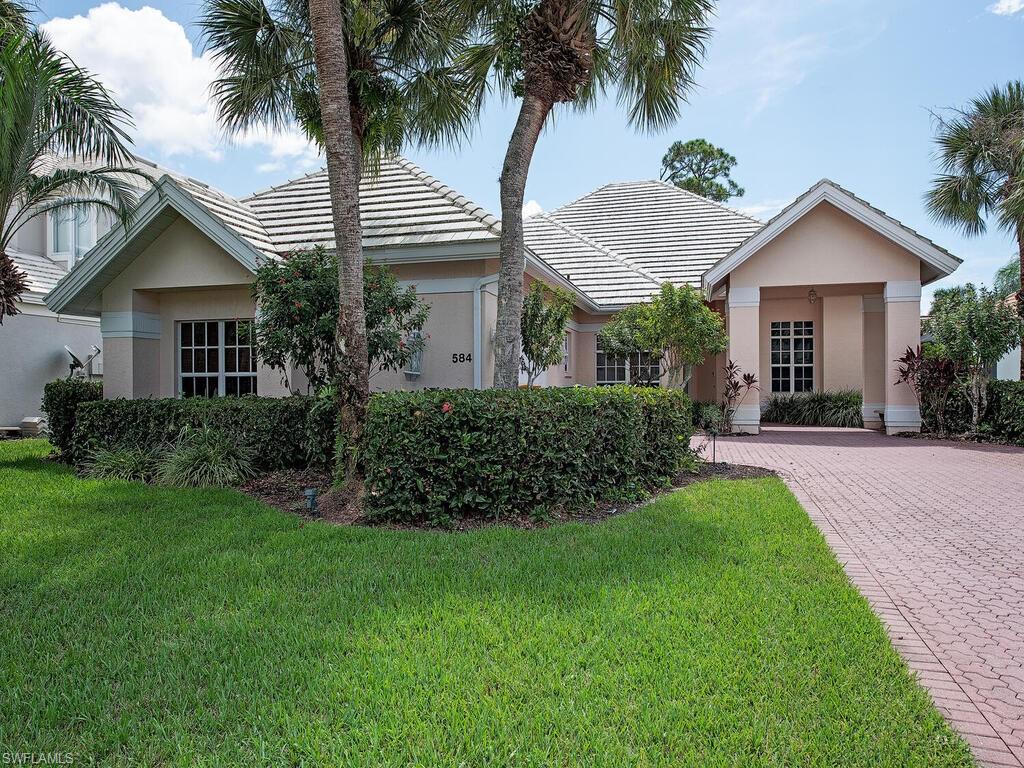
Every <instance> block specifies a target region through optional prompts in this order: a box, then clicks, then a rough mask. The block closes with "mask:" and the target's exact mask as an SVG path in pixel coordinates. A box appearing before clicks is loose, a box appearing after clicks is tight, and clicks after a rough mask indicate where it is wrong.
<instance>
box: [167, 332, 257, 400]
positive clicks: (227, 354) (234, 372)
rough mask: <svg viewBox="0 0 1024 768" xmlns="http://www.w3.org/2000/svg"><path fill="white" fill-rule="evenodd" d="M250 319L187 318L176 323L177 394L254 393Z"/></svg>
mask: <svg viewBox="0 0 1024 768" xmlns="http://www.w3.org/2000/svg"><path fill="white" fill-rule="evenodd" d="M252 334H253V326H252V320H188V321H185V322H181V323H179V324H178V394H179V395H180V396H181V397H224V396H236V395H255V394H256V356H255V355H253V353H252Z"/></svg>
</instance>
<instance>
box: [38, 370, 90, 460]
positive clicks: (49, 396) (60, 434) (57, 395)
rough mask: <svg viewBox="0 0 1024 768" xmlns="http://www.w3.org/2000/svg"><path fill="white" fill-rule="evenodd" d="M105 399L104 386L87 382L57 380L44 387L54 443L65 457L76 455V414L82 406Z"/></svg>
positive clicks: (47, 416) (44, 408) (50, 431)
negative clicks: (74, 451) (74, 439)
mask: <svg viewBox="0 0 1024 768" xmlns="http://www.w3.org/2000/svg"><path fill="white" fill-rule="evenodd" d="M102 399H103V384H101V383H100V382H98V381H86V380H85V379H56V380H54V381H49V382H47V383H46V385H45V386H44V387H43V413H45V414H46V427H47V430H48V431H49V433H50V442H51V443H52V444H53V446H54V447H55V448H56V449H57V450H58V451H60V454H61V456H64V457H68V456H70V455H71V453H72V448H71V438H72V434H73V433H74V431H75V413H76V411H77V409H78V405H79V404H80V403H87V402H90V401H93V400H102Z"/></svg>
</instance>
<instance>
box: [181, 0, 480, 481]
mask: <svg viewBox="0 0 1024 768" xmlns="http://www.w3.org/2000/svg"><path fill="white" fill-rule="evenodd" d="M201 26H202V29H203V32H204V36H205V38H206V41H207V45H208V47H209V48H210V49H211V50H212V51H213V53H214V57H215V59H216V61H217V63H218V65H219V67H220V77H219V79H218V80H217V81H216V82H215V83H214V86H213V93H214V97H215V99H216V101H217V104H218V109H219V113H220V119H221V122H222V123H223V124H224V125H225V126H226V127H227V128H228V130H229V131H231V132H233V133H240V132H244V131H246V130H249V129H252V128H258V127H263V126H271V127H277V128H280V127H285V126H289V125H291V124H292V123H293V122H294V123H298V124H299V125H300V126H301V127H302V128H303V130H304V131H305V132H306V134H307V136H309V137H310V139H311V140H314V141H316V142H317V143H318V144H319V145H320V146H321V147H322V148H323V149H324V150H325V154H326V157H327V173H328V182H329V186H330V195H331V207H332V211H333V217H334V233H335V242H336V248H337V253H338V263H339V270H338V281H339V286H338V290H339V297H340V304H341V312H340V313H339V318H338V341H339V345H340V347H341V349H342V357H343V359H344V360H345V361H346V366H345V372H344V374H343V377H342V381H341V382H340V383H341V385H342V386H341V387H340V388H339V391H340V393H341V394H342V399H343V402H342V413H343V420H344V422H345V429H346V433H347V435H348V437H349V441H350V442H349V444H350V445H354V444H355V442H354V441H355V440H358V435H359V431H360V430H361V427H362V422H363V417H364V414H365V408H366V404H367V401H368V399H369V364H368V360H367V341H366V317H365V310H364V306H363V280H362V273H363V252H362V229H361V226H360V223H359V179H360V177H361V175H362V172H363V170H364V167H365V168H366V170H367V172H368V173H372V172H373V171H374V170H375V167H376V162H377V161H378V160H379V159H380V158H381V157H385V156H389V155H393V154H396V153H398V152H399V151H400V150H401V148H402V147H403V145H405V144H407V143H410V142H412V143H416V144H419V145H427V146H430V145H437V144H455V143H457V142H458V141H459V140H460V139H462V138H463V137H464V136H465V135H466V134H467V132H468V129H469V127H470V126H471V125H472V123H473V121H474V120H475V119H476V117H477V115H478V114H479V100H478V97H477V95H476V93H475V92H474V91H473V89H472V88H471V87H470V81H469V77H468V75H467V74H466V73H465V72H464V71H461V70H460V69H459V68H458V67H457V66H456V65H455V57H456V55H457V54H458V53H459V52H460V51H461V49H462V47H463V45H464V42H465V39H466V35H467V33H468V29H469V22H468V20H467V19H466V18H465V17H464V16H463V15H462V14H460V13H459V9H458V8H457V7H455V6H454V4H452V3H449V2H446V1H445V0H309V2H308V6H307V3H306V0H273V1H272V2H269V3H268V4H265V3H264V0H208V2H207V6H206V10H205V13H204V16H203V18H202V20H201ZM354 471H355V467H354V464H352V463H351V462H350V463H349V465H348V466H347V474H348V475H349V477H351V476H352V473H353V472H354Z"/></svg>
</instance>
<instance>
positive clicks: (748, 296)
mask: <svg viewBox="0 0 1024 768" xmlns="http://www.w3.org/2000/svg"><path fill="white" fill-rule="evenodd" d="M725 306H726V308H727V309H733V308H735V307H759V306H761V288H760V287H759V286H756V285H755V286H754V287H753V288H748V287H745V286H735V287H730V288H729V295H728V296H727V297H726V300H725Z"/></svg>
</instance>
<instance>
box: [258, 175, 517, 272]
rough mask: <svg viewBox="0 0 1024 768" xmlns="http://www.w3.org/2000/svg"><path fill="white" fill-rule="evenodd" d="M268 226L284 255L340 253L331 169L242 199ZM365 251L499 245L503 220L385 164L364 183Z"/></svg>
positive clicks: (432, 183)
mask: <svg viewBox="0 0 1024 768" xmlns="http://www.w3.org/2000/svg"><path fill="white" fill-rule="evenodd" d="M242 202H243V203H244V204H245V205H246V206H248V208H249V209H250V210H251V211H252V212H253V213H254V214H255V215H256V216H257V217H259V220H260V221H261V222H262V224H263V226H264V227H265V228H266V232H267V234H268V235H269V237H270V239H271V241H272V242H273V244H274V247H275V249H276V250H277V251H278V252H279V253H284V252H287V251H291V250H297V249H302V248H309V247H311V246H314V245H322V246H324V247H326V248H333V247H334V227H333V223H332V220H331V197H330V191H329V189H328V185H327V171H326V169H324V170H320V171H317V172H316V173H311V174H309V175H308V176H304V177H302V178H300V179H295V180H293V181H289V182H287V183H285V184H281V185H280V186H276V187H271V188H270V189H267V190H264V191H262V192H257V193H256V194H254V195H250V196H249V197H246V198H244V199H243V201H242ZM359 211H360V221H361V223H362V228H363V247H364V248H368V249H380V248H401V247H406V246H415V245H424V244H443V243H453V242H460V243H466V242H473V241H492V242H494V241H497V240H498V238H499V237H500V234H501V230H500V228H499V226H498V220H497V219H495V218H494V217H493V216H491V215H490V214H489V213H487V211H485V210H484V209H483V208H481V207H480V206H479V205H476V204H475V203H473V202H471V201H470V200H469V199H467V198H466V197H463V196H462V195H460V194H459V193H458V192H456V191H455V190H453V189H451V188H450V187H448V186H445V185H444V184H442V183H441V182H440V181H438V180H437V179H435V178H434V177H432V176H430V175H429V174H427V173H426V172H425V171H423V170H422V169H421V168H419V167H417V166H416V165H414V164H413V163H411V162H409V161H408V160H406V159H404V158H401V157H399V158H394V159H392V160H385V161H383V162H381V164H380V167H379V169H378V170H377V172H376V173H374V174H370V175H368V176H367V178H364V179H363V181H362V182H361V183H360V185H359Z"/></svg>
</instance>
